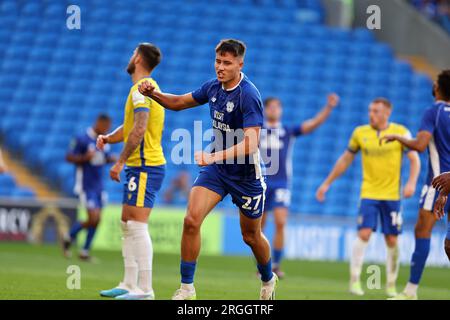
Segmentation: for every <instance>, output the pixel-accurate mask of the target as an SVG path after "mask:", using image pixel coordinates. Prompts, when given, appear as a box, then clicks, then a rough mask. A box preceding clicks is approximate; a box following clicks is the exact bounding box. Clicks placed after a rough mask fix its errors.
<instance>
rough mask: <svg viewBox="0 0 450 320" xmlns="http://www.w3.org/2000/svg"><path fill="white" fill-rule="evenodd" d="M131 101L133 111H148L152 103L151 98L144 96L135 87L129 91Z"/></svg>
mask: <svg viewBox="0 0 450 320" xmlns="http://www.w3.org/2000/svg"><path fill="white" fill-rule="evenodd" d="M131 103H132V105H133V111H134V113H136V112H141V111H144V112H149V111H150V107H151V105H152V100H151V99H150V98H149V97H146V96H144V95H143V94H142V93H140V92H139V90H138V89H137V88H136V89H134V90H133V91H132V92H131Z"/></svg>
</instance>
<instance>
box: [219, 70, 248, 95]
mask: <svg viewBox="0 0 450 320" xmlns="http://www.w3.org/2000/svg"><path fill="white" fill-rule="evenodd" d="M244 77H245V74H244V73H243V72H241V79H240V80H239V82H238V84H237V85H235V86H234V87H233V88H230V89H225V88H224V87H223V84H222V89H223V90H224V91H228V92H230V91H233V90H234V89H236V88H237V87H239V85H240V84H241V82H242V80H243V79H244Z"/></svg>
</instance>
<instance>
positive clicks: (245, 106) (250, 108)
mask: <svg viewBox="0 0 450 320" xmlns="http://www.w3.org/2000/svg"><path fill="white" fill-rule="evenodd" d="M241 108H242V115H243V118H244V119H243V128H249V127H262V125H263V123H264V115H263V106H262V101H261V97H260V96H259V94H257V92H248V93H245V94H244V95H243V97H242V105H241Z"/></svg>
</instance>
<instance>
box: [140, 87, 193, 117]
mask: <svg viewBox="0 0 450 320" xmlns="http://www.w3.org/2000/svg"><path fill="white" fill-rule="evenodd" d="M155 89H156V88H155V87H154V86H153V85H152V84H151V83H150V82H148V81H143V82H142V83H141V84H140V85H139V86H138V90H139V92H140V93H141V94H142V95H144V96H147V97H149V98H151V99H153V100H155V101H156V102H158V103H159V104H160V105H162V106H163V107H164V108H166V109H169V110H173V111H181V110H184V109H189V108H193V107H196V106H198V105H199V104H198V102H197V101H195V99H194V98H193V97H192V94H191V93H186V94H183V95H175V94H170V93H162V92H159V91H157V90H155Z"/></svg>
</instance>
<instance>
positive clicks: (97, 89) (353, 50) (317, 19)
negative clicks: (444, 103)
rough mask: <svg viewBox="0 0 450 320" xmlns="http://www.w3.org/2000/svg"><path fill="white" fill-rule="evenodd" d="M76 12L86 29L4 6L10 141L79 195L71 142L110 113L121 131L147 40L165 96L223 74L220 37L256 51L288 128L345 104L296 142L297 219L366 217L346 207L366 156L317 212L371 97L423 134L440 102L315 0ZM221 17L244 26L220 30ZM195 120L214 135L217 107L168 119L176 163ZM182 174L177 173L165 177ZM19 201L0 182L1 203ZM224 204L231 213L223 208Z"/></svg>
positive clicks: (133, 2)
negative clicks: (134, 59)
mask: <svg viewBox="0 0 450 320" xmlns="http://www.w3.org/2000/svg"><path fill="white" fill-rule="evenodd" d="M77 3H78V4H79V5H80V6H81V8H82V12H83V20H82V30H81V31H76V30H72V31H70V30H67V28H66V27H65V24H64V23H61V21H60V16H61V15H62V16H64V15H65V14H66V13H65V10H66V3H65V2H59V1H44V2H42V1H11V0H4V1H1V3H0V61H1V63H0V71H1V72H0V101H2V102H1V103H0V112H1V113H2V117H0V133H1V135H2V139H3V141H4V142H5V145H6V146H7V147H8V148H11V149H12V150H14V151H17V152H18V153H19V154H22V156H23V157H24V160H25V162H26V163H27V164H28V165H29V166H30V167H32V168H34V169H37V170H39V172H42V173H43V175H45V176H46V177H47V178H48V179H49V180H50V181H52V182H54V183H55V185H56V186H57V187H58V188H61V190H62V191H63V192H65V193H67V194H68V195H72V191H73V184H74V171H73V169H74V168H73V166H71V165H70V164H68V163H66V162H65V161H64V155H65V152H66V149H67V145H68V143H69V141H70V139H71V138H72V137H73V136H74V135H75V134H79V133H81V132H83V131H84V130H85V129H86V127H87V126H89V125H91V124H92V123H93V121H94V120H95V117H96V116H97V114H98V113H100V112H107V113H109V114H110V115H111V116H112V117H113V122H114V125H117V124H120V123H121V122H122V119H123V106H124V103H125V98H126V95H127V93H128V90H129V88H130V86H131V81H130V78H129V76H128V74H127V73H126V72H125V70H124V68H125V67H126V65H127V63H128V60H129V57H130V54H131V52H132V50H133V49H134V48H135V47H136V45H137V43H139V42H143V41H150V42H154V43H156V44H158V45H159V46H160V47H161V49H162V51H163V59H162V62H161V64H160V65H159V66H158V68H157V69H156V70H155V72H154V75H153V76H154V78H155V79H157V80H158V82H159V84H160V85H161V88H162V89H163V90H164V91H167V92H174V93H180V94H181V93H186V92H189V91H190V90H194V89H196V88H198V87H199V86H200V85H201V84H202V83H203V82H205V81H207V80H208V79H211V78H213V77H214V69H213V61H214V60H213V59H214V50H213V48H214V45H216V44H217V42H218V41H219V40H220V39H222V38H224V37H239V38H241V39H243V40H244V41H245V42H246V44H247V46H248V50H247V56H246V65H245V69H244V72H245V73H246V74H247V75H248V76H249V77H250V78H251V79H252V80H253V81H254V83H255V84H256V85H257V87H258V88H259V90H260V92H261V94H262V97H263V98H265V97H267V96H269V95H276V96H279V97H280V98H281V100H282V101H283V105H284V119H285V122H286V123H287V124H290V125H298V124H299V123H300V122H301V121H303V119H307V118H309V117H311V116H313V115H314V114H315V113H316V112H317V110H319V108H320V107H321V106H322V105H323V104H324V103H325V99H326V94H327V93H328V92H333V91H334V92H337V93H338V94H339V95H341V104H340V107H339V108H340V109H339V110H340V111H339V113H335V114H334V113H333V115H332V118H330V122H329V123H327V124H325V125H324V126H322V127H321V128H320V129H318V130H317V131H316V132H315V133H314V134H313V135H311V136H305V137H301V138H300V139H299V140H298V141H297V142H296V145H295V148H294V159H295V165H294V179H293V185H294V187H295V188H299V189H300V190H302V192H301V194H295V195H294V196H293V203H292V211H294V212H304V213H316V214H329V215H352V214H355V210H356V209H355V210H348V208H350V207H351V208H353V207H354V208H356V206H357V201H358V194H359V181H360V176H359V175H360V172H361V168H360V164H359V160H358V159H357V161H355V163H354V166H353V167H352V168H351V169H350V170H349V171H348V173H347V174H345V175H344V176H343V177H342V178H341V179H340V180H338V182H337V184H336V185H335V186H334V187H333V188H334V190H335V192H333V194H334V195H332V196H331V195H330V199H329V201H328V202H327V203H325V204H319V203H317V202H316V201H315V199H314V192H315V189H316V188H317V186H318V184H319V183H320V180H321V179H323V177H324V175H325V174H326V172H327V171H328V170H329V169H330V168H331V166H332V165H333V163H334V161H335V160H336V159H337V158H338V156H339V155H340V154H341V153H342V152H343V150H345V147H346V144H347V141H348V139H349V136H350V134H351V131H352V129H353V128H354V127H355V126H356V125H361V124H364V123H367V107H368V103H369V102H370V100H371V99H373V98H375V97H377V96H387V97H389V98H391V99H392V101H393V102H394V105H395V112H394V116H395V121H399V122H405V124H406V125H408V126H409V127H410V128H411V130H414V128H417V127H418V125H419V122H420V119H419V117H417V114H420V113H421V112H422V110H423V108H424V107H425V106H428V105H429V104H430V103H431V97H430V90H431V85H432V83H431V81H430V79H429V78H428V77H426V76H424V75H420V74H417V73H415V72H414V71H413V70H412V68H411V66H410V65H409V64H408V63H406V62H403V61H397V60H395V59H394V57H393V52H392V49H391V48H389V47H388V46H387V45H385V44H382V43H379V42H377V41H376V40H375V38H374V34H373V32H370V31H369V30H366V29H363V28H360V29H354V30H347V29H340V28H331V27H328V26H325V25H323V24H322V21H323V18H324V11H323V8H322V7H321V4H320V2H318V1H315V0H298V1H297V0H233V5H234V6H236V7H238V8H239V10H235V8H231V7H230V4H229V1H226V0H220V1H207V0H195V1H194V0H188V1H187V4H188V5H186V2H183V1H178V0H171V1H160V2H159V3H158V6H154V5H153V4H152V3H151V2H148V1H137V0H130V1H120V0H111V1H109V2H108V4H109V6H104V5H103V4H102V2H101V1H88V0H83V1H81V0H80V1H77ZM180 17H182V18H180ZM217 19H223V20H224V21H233V22H234V21H235V22H236V23H223V24H217V23H216V22H217ZM267 21H270V23H267ZM154 25H157V26H158V30H157V32H155V30H154V29H153V26H154ZM36 26H38V27H36ZM9 30H14V32H10V31H9ZM29 83H33V84H34V85H33V88H31V89H30V88H29ZM405 101H407V103H406V102H405ZM24 110H25V111H24ZM195 120H202V121H204V123H203V127H204V128H205V129H207V128H209V126H210V119H209V113H208V109H207V108H201V109H196V110H189V111H185V112H184V113H173V112H169V111H168V112H167V113H166V125H165V130H164V141H163V145H164V148H165V152H166V155H168V154H170V150H171V148H172V147H173V146H174V145H175V143H174V142H172V141H170V133H171V132H172V130H173V129H176V128H187V129H191V128H192V127H193V124H192V123H193V121H195ZM24 123H25V124H24ZM335 123H339V126H337V125H335ZM42 146H44V148H42ZM120 147H121V145H116V146H114V148H115V150H119V149H120ZM49 162H51V163H52V164H53V165H52V166H48V163H49ZM298 163H301V165H298ZM176 170H177V168H176V167H175V166H171V165H168V171H167V177H168V178H169V177H171V176H173V175H174V174H175V173H176ZM189 170H190V171H191V173H192V174H193V175H195V174H196V173H197V172H198V169H197V168H196V166H195V165H193V166H192V167H190V168H189ZM0 177H1V176H0ZM107 189H108V191H109V193H110V199H111V201H113V202H120V201H121V185H119V184H114V183H110V182H108V183H107ZM11 190H12V189H11ZM11 193H12V191H8V190H7V189H6V188H5V187H4V185H3V184H2V183H1V179H0V196H1V195H3V194H7V195H11ZM15 194H19V195H26V194H27V191H26V190H25V191H24V190H22V191H17V192H16V193H15ZM221 206H222V207H225V208H227V207H230V206H232V204H231V202H230V201H225V202H224V203H222V204H221ZM412 211H414V213H416V211H417V208H416V206H414V204H408V205H405V215H406V216H408V215H410V216H412V215H413V214H412V213H411V212H412Z"/></svg>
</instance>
